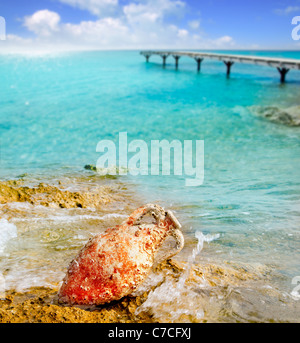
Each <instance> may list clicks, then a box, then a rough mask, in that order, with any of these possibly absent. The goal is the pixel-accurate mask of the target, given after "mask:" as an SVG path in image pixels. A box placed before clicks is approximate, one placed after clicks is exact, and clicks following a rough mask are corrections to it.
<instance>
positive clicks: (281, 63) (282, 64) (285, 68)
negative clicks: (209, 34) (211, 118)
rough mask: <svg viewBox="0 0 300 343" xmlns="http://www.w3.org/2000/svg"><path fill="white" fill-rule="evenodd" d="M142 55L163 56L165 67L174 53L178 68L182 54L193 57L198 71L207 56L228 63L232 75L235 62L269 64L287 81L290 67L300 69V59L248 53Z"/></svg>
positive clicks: (151, 53) (228, 74) (227, 67)
mask: <svg viewBox="0 0 300 343" xmlns="http://www.w3.org/2000/svg"><path fill="white" fill-rule="evenodd" d="M141 55H143V56H145V58H146V61H147V62H149V58H150V56H152V55H158V56H161V58H162V60H163V67H165V66H166V61H167V58H168V56H170V55H172V56H173V57H174V59H175V67H176V69H178V61H179V58H180V57H182V56H186V57H190V58H193V59H194V60H195V61H196V62H197V70H198V72H199V71H200V70H201V63H202V61H203V60H204V59H205V58H207V59H211V60H215V61H222V62H223V63H224V64H225V65H226V75H227V77H229V76H230V72H231V67H232V66H233V64H234V63H245V64H255V65H260V66H268V67H273V68H277V70H278V72H279V73H280V81H281V83H284V82H285V81H286V75H287V73H288V72H289V71H290V69H296V70H300V60H297V59H291V58H277V57H264V56H248V55H234V54H217V53H213V52H196V51H195V52H193V51H164V50H162V51H152V50H151V51H141Z"/></svg>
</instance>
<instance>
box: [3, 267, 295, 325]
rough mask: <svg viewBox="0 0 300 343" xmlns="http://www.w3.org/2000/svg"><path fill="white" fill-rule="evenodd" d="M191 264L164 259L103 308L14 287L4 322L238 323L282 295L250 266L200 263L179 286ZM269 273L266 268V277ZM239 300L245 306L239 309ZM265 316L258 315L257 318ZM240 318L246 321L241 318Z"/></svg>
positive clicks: (7, 296)
mask: <svg viewBox="0 0 300 343" xmlns="http://www.w3.org/2000/svg"><path fill="white" fill-rule="evenodd" d="M186 268H187V264H186V263H183V262H178V261H175V260H169V261H165V262H163V263H162V264H160V265H158V266H157V267H156V268H155V269H154V270H153V271H152V273H151V275H150V276H149V279H148V280H147V282H146V284H145V286H144V287H143V286H142V287H140V289H139V291H138V292H137V293H136V294H132V295H131V296H127V297H125V298H123V299H121V300H120V301H117V302H113V303H111V304H107V305H103V306H95V307H83V306H72V307H70V306H62V305H61V304H59V302H58V299H57V290H56V289H49V288H38V287H36V288H32V289H30V290H28V291H26V292H25V293H20V292H16V291H14V290H10V291H7V292H6V294H5V297H4V298H3V299H0V323H153V322H156V323H157V322H161V323H168V322H222V321H223V322H224V321H225V322H235V321H236V317H237V316H239V315H240V314H241V313H243V311H245V307H247V306H249V310H250V311H252V310H253V309H255V310H256V306H254V305H256V304H254V305H253V304H252V300H253V299H255V297H256V296H258V297H259V299H258V300H257V302H258V303H259V304H260V301H261V300H266V299H270V300H271V299H272V297H281V295H280V294H279V292H277V291H276V290H275V289H269V288H263V287H260V285H259V280H261V278H262V275H261V272H262V271H261V270H259V271H258V270H257V269H256V268H251V266H248V267H247V266H244V265H230V264H228V265H227V266H226V265H223V266H220V265H215V264H203V265H202V264H195V265H194V266H193V267H192V268H191V269H190V273H189V276H188V277H187V279H186V280H185V283H184V284H183V285H181V287H178V286H179V285H180V280H181V279H182V276H183V275H184V274H185V271H186ZM266 273H268V270H266V268H264V271H263V274H264V278H265V277H266ZM253 282H258V292H255V293H253V292H252V293H253V294H251V295H250V296H251V302H250V301H248V302H247V298H245V299H244V298H243V294H244V293H245V294H246V291H247V289H248V285H249V283H253ZM260 292H261V294H260ZM191 295H193V296H192V297H191ZM246 295H247V296H248V294H246ZM262 295H263V296H264V298H261V296H262ZM168 297H171V298H172V303H169V302H168V299H169V298H168ZM189 299H190V300H189ZM189 301H190V303H189ZM166 303H167V305H166ZM238 303H240V304H244V303H245V304H244V305H243V306H242V307H241V308H239V307H238V308H237V306H238V305H237V304H238ZM233 307H234V308H233ZM254 307H255V308H254ZM238 312H240V313H238ZM197 313H201V317H197ZM174 316H175V317H174ZM292 316H293V313H292V312H291V318H292ZM260 319H261V318H260V316H259V314H258V317H257V318H253V321H258V322H259V321H260ZM238 320H239V321H243V319H242V317H241V316H240V317H238ZM291 321H292V319H291Z"/></svg>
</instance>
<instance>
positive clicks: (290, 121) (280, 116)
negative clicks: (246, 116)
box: [249, 106, 300, 126]
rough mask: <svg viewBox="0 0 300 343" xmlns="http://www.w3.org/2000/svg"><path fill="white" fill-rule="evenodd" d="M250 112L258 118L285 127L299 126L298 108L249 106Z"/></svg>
mask: <svg viewBox="0 0 300 343" xmlns="http://www.w3.org/2000/svg"><path fill="white" fill-rule="evenodd" d="M249 109H250V111H251V112H252V113H254V114H255V115H256V116H258V117H262V118H266V119H268V120H270V121H271V122H274V123H279V124H283V125H287V126H300V106H293V107H289V108H285V109H282V108H279V107H276V106H266V107H262V106H251V107H250V108H249Z"/></svg>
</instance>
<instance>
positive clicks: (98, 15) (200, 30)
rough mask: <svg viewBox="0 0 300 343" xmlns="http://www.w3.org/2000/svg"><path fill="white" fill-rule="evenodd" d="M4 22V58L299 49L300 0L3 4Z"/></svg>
mask: <svg viewBox="0 0 300 343" xmlns="http://www.w3.org/2000/svg"><path fill="white" fill-rule="evenodd" d="M0 16H1V17H3V18H4V19H5V27H6V35H5V38H6V39H5V40H0V52H16V51H35V50H37V51H39V50H40V51H42V50H45V51H46V50H48V51H56V50H98V49H154V48H155V49H219V50H220V49H230V50H233V49H252V50H261V49H273V50H275V49H276V50H277V49H293V50H300V40H298V41H295V40H293V39H292V34H291V33H292V30H293V28H295V25H292V19H293V18H294V17H295V16H300V0H26V1H24V0H0ZM299 24H300V18H299ZM299 33H300V29H299ZM0 34H1V32H0Z"/></svg>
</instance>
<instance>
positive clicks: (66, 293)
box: [58, 204, 184, 305]
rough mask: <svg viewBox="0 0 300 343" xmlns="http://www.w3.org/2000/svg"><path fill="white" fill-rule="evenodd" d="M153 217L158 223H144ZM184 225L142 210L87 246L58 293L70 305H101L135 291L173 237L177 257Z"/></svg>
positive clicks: (155, 210)
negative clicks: (142, 222) (164, 246)
mask: <svg viewBox="0 0 300 343" xmlns="http://www.w3.org/2000/svg"><path fill="white" fill-rule="evenodd" d="M146 214H152V215H153V217H154V218H155V220H156V224H141V220H142V218H143V217H144V216H145V215H146ZM180 228H181V225H180V224H179V222H178V221H177V219H176V218H175V217H174V215H173V213H172V212H171V211H165V210H164V209H163V208H161V207H159V206H157V205H152V204H148V205H146V206H143V207H140V208H139V209H137V210H136V211H135V212H133V213H132V215H131V216H130V217H129V218H128V219H127V220H126V221H125V222H124V223H123V224H122V225H120V226H117V227H115V228H111V229H108V230H106V231H105V232H104V233H102V234H99V235H97V236H95V237H93V238H92V239H90V240H89V242H88V243H87V244H86V245H85V247H84V248H83V249H81V251H80V252H79V254H78V255H77V257H76V258H75V259H74V260H73V261H72V262H71V264H70V266H69V269H68V271H67V274H66V276H65V278H64V280H63V284H62V286H61V288H60V290H59V294H58V296H59V300H60V301H61V302H64V303H68V304H78V305H101V304H105V303H109V302H111V301H113V300H119V299H121V298H122V297H124V296H126V295H129V294H130V293H132V292H133V291H135V290H136V289H137V288H138V287H139V285H140V284H141V283H142V282H143V281H144V280H145V278H146V277H147V275H148V273H149V272H150V270H151V268H152V266H153V263H154V259H155V256H156V253H157V251H158V249H159V248H160V247H161V245H162V244H163V242H164V241H165V239H166V238H167V237H169V236H173V237H174V238H175V240H176V250H175V251H174V250H173V251H172V252H170V253H168V255H167V256H164V259H168V258H170V257H172V256H174V255H176V254H177V253H178V252H179V251H180V250H181V249H182V248H183V245H184V238H183V235H182V233H181V231H180Z"/></svg>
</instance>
